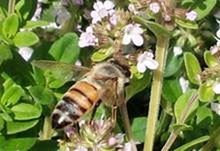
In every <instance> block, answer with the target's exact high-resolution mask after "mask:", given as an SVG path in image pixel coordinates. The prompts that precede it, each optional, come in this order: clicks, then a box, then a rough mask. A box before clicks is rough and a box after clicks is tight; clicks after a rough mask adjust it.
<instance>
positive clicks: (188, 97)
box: [174, 90, 199, 124]
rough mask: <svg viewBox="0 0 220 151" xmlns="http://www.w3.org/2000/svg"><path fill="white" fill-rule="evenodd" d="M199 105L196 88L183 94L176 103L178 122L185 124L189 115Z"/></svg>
mask: <svg viewBox="0 0 220 151" xmlns="http://www.w3.org/2000/svg"><path fill="white" fill-rule="evenodd" d="M198 105H199V101H198V98H197V91H196V90H188V91H186V92H185V93H184V94H183V95H181V96H180V97H179V98H178V100H177V101H176V103H175V105H174V114H175V117H176V123H177V124H183V122H184V121H185V120H186V119H187V118H188V117H189V115H190V114H191V113H192V112H193V111H195V110H196V109H197V107H198Z"/></svg>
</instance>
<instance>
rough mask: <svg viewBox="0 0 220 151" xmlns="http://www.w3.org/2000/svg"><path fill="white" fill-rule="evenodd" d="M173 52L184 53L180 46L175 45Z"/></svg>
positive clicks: (175, 54) (176, 53)
mask: <svg viewBox="0 0 220 151" xmlns="http://www.w3.org/2000/svg"><path fill="white" fill-rule="evenodd" d="M173 53H174V56H179V55H181V54H182V53H183V50H182V48H181V47H180V46H174V47H173Z"/></svg>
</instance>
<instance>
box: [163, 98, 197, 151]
mask: <svg viewBox="0 0 220 151" xmlns="http://www.w3.org/2000/svg"><path fill="white" fill-rule="evenodd" d="M197 99H198V94H196V95H193V96H192V97H191V98H190V101H189V103H188V104H187V105H186V106H185V109H184V111H183V113H182V115H181V118H180V123H185V121H186V119H187V117H188V116H189V113H188V111H189V108H190V106H191V105H192V104H193V103H194V102H195V101H197ZM180 132H181V129H176V130H173V131H172V132H171V134H170V136H169V138H168V140H167V142H166V143H165V145H164V146H163V148H162V150H161V151H168V150H169V149H170V147H171V146H172V145H173V143H174V142H175V140H176V138H177V136H178V135H179V133H180Z"/></svg>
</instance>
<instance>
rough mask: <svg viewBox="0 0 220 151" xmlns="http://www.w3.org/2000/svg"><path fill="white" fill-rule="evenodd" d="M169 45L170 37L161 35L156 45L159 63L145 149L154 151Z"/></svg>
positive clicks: (154, 81) (145, 150) (154, 78)
mask: <svg viewBox="0 0 220 151" xmlns="http://www.w3.org/2000/svg"><path fill="white" fill-rule="evenodd" d="M168 45H169V37H162V36H161V37H159V36H158V39H157V45H156V60H157V61H158V63H159V67H158V69H157V70H156V71H155V72H154V75H153V82H152V87H151V97H150V105H149V113H148V122H147V129H146V133H145V143H144V151H152V150H153V144H154V138H155V129H156V123H157V118H158V111H159V106H160V99H161V90H162V84H163V71H164V66H165V64H166V56H167V48H168Z"/></svg>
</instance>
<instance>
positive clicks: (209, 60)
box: [204, 51, 218, 67]
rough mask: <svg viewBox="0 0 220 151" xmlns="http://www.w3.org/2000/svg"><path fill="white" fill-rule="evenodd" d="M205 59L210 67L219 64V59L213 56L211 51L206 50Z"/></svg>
mask: <svg viewBox="0 0 220 151" xmlns="http://www.w3.org/2000/svg"><path fill="white" fill-rule="evenodd" d="M204 61H205V63H206V64H207V65H208V66H209V67H214V66H216V65H218V59H217V58H216V57H215V56H213V55H212V54H211V52H210V51H205V52H204Z"/></svg>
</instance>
